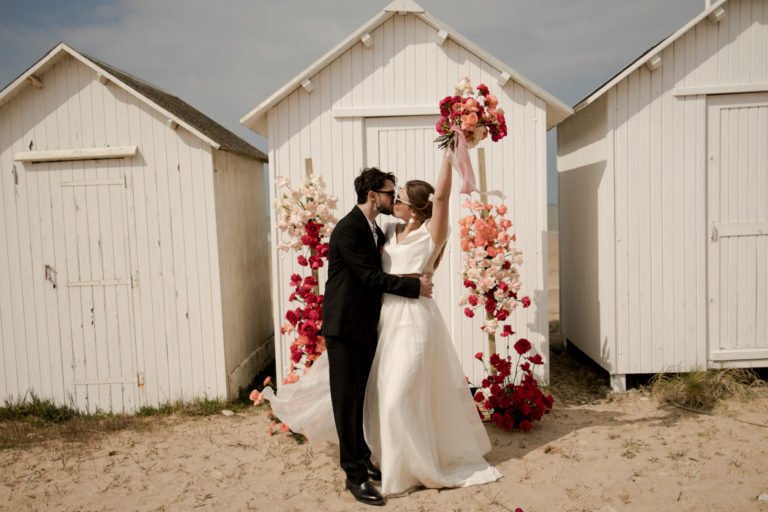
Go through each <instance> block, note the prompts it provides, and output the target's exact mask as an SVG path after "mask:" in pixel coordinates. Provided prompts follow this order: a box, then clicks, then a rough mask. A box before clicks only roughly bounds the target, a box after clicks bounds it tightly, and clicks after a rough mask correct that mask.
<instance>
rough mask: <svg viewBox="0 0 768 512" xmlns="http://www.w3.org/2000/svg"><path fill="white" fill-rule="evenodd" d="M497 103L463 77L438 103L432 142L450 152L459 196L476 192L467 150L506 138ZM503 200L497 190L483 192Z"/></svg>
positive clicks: (502, 118)
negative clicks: (435, 134) (486, 140)
mask: <svg viewBox="0 0 768 512" xmlns="http://www.w3.org/2000/svg"><path fill="white" fill-rule="evenodd" d="M498 106H499V100H498V99H497V98H496V96H494V95H493V94H491V93H490V91H488V87H486V86H485V85H483V84H480V85H478V86H477V91H475V88H474V87H472V85H471V84H470V82H469V78H467V77H464V78H462V79H461V80H459V83H457V84H456V94H455V95H454V96H446V97H445V98H443V99H442V100H441V101H440V115H441V117H440V120H439V121H438V122H437V124H436V125H435V129H436V130H437V133H439V134H440V135H439V136H438V137H437V138H436V139H435V142H437V146H438V148H440V149H444V148H446V147H448V148H450V150H451V151H452V152H453V166H454V167H455V168H456V169H457V170H458V171H459V173H460V174H461V187H460V188H459V193H461V194H471V193H472V192H479V191H478V189H477V185H476V184H475V171H474V169H472V162H471V160H470V159H469V149H471V148H473V147H475V146H476V145H477V144H478V143H479V142H480V141H481V140H483V139H485V138H486V137H488V135H489V134H490V135H491V140H493V141H494V142H496V141H498V140H500V139H503V138H504V137H505V136H506V135H507V122H506V120H505V119H504V110H503V109H501V108H498ZM487 194H489V195H495V196H498V197H500V198H502V199H504V194H503V193H502V192H500V191H498V190H493V191H490V192H487Z"/></svg>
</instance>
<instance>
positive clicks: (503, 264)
mask: <svg viewBox="0 0 768 512" xmlns="http://www.w3.org/2000/svg"><path fill="white" fill-rule="evenodd" d="M462 206H463V207H464V208H469V209H470V210H472V212H473V213H472V214H470V215H467V216H465V217H463V218H462V219H460V220H459V226H460V227H461V231H460V236H461V241H460V244H461V250H462V253H463V255H462V256H463V259H464V269H463V270H462V278H463V280H464V287H465V288H466V290H467V291H466V293H465V294H464V295H463V296H462V297H461V300H460V302H459V304H460V305H462V306H466V307H465V308H464V314H465V315H466V316H468V317H470V318H472V317H473V316H475V313H474V311H475V310H476V309H478V308H483V309H485V312H486V319H485V322H484V324H483V326H482V329H483V330H484V331H485V332H486V333H487V334H490V335H494V334H496V333H497V332H499V331H501V332H500V334H499V335H500V336H501V337H507V336H510V335H512V334H514V332H513V331H512V327H511V326H510V325H509V324H505V323H504V322H505V321H506V320H507V318H508V317H509V315H510V314H512V311H514V310H515V309H516V308H517V307H518V305H522V307H524V308H527V307H528V306H530V305H531V299H530V298H529V297H522V298H520V297H518V292H519V291H520V287H521V283H520V273H519V271H518V269H517V265H521V264H522V263H523V252H522V251H521V250H520V249H517V248H515V247H514V245H513V243H514V242H515V240H516V238H515V234H514V233H511V234H510V233H509V229H510V228H511V227H512V222H511V221H510V220H509V219H506V218H504V214H505V213H507V207H506V206H505V205H503V204H500V205H498V206H493V205H490V204H483V203H481V202H480V201H474V202H469V201H466V202H465V203H464V204H463V205H462ZM494 212H495V215H494Z"/></svg>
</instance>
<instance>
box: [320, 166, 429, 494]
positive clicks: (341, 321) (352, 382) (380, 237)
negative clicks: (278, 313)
mask: <svg viewBox="0 0 768 512" xmlns="http://www.w3.org/2000/svg"><path fill="white" fill-rule="evenodd" d="M355 192H356V193H357V205H356V206H355V207H353V208H352V211H350V212H349V213H348V214H347V215H346V216H345V217H344V218H342V219H341V220H340V221H339V222H338V224H336V227H335V228H334V229H333V231H332V232H331V239H330V242H329V248H328V279H327V281H326V283H325V298H324V299H323V324H322V334H323V335H324V336H325V343H326V346H327V348H328V363H329V365H330V368H329V374H330V384H331V402H332V403H333V416H334V419H335V420H336V432H337V433H338V435H339V452H340V459H341V467H342V469H343V470H344V472H345V473H346V474H347V489H348V490H349V492H351V493H352V495H353V496H354V497H355V499H357V500H358V501H360V502H363V503H367V504H369V505H383V504H384V498H383V497H382V496H381V494H379V492H378V491H377V490H376V488H375V487H374V486H373V485H372V484H371V483H370V481H369V479H371V480H381V472H380V471H379V470H378V469H377V468H376V467H375V466H374V465H373V464H371V460H370V457H371V450H370V449H369V448H368V445H367V444H366V442H365V437H364V435H363V399H364V397H365V385H366V383H367V381H368V374H369V372H370V370H371V363H372V362H373V356H374V354H375V353H376V338H377V327H378V323H379V312H380V310H381V294H382V293H385V292H386V293H392V294H395V295H401V296H403V297H410V298H414V299H415V298H417V297H418V296H419V295H423V296H426V297H431V296H432V281H431V276H429V275H422V276H421V277H419V278H415V277H399V276H394V275H390V274H386V273H384V272H383V271H382V270H381V249H382V246H383V245H384V233H383V232H382V231H381V229H380V228H379V227H378V226H377V225H376V222H375V220H376V217H377V216H378V214H379V213H384V214H387V215H391V214H392V207H393V205H394V197H395V176H394V175H393V174H392V173H384V172H382V171H380V170H379V169H376V168H375V167H371V168H367V169H364V170H363V171H362V172H361V174H360V176H358V177H357V178H355Z"/></svg>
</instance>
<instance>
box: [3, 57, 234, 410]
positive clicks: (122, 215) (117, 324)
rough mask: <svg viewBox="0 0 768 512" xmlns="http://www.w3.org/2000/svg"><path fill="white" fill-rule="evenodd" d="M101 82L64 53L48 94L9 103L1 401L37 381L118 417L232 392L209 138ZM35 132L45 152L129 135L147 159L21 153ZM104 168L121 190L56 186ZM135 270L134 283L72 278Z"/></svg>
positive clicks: (41, 390)
mask: <svg viewBox="0 0 768 512" xmlns="http://www.w3.org/2000/svg"><path fill="white" fill-rule="evenodd" d="M95 77H96V74H95V72H94V71H93V70H91V69H89V68H87V67H86V66H84V65H82V64H81V63H79V62H77V61H76V60H75V59H74V58H72V57H69V56H67V57H65V58H63V59H61V60H60V61H58V62H57V63H56V64H55V65H54V66H52V67H51V68H50V69H49V70H48V71H46V72H45V73H44V75H43V76H42V80H43V84H44V86H43V88H42V89H36V88H31V87H30V88H26V89H24V90H23V91H22V92H21V93H20V94H18V95H17V96H15V97H14V98H13V99H12V100H11V101H10V102H9V103H7V104H5V105H4V106H3V107H0V166H2V173H0V174H1V176H2V177H1V178H0V185H1V186H2V189H1V192H2V198H3V201H2V208H0V236H2V239H3V240H5V241H6V242H5V244H4V250H3V251H0V264H2V267H1V268H0V290H1V291H0V335H1V336H2V343H1V344H0V347H2V361H3V363H2V364H0V371H2V373H1V374H0V377H1V379H0V385H2V389H0V391H1V393H0V396H1V397H2V398H9V399H13V398H16V397H20V396H24V395H25V393H27V392H30V391H33V392H35V393H37V394H38V395H40V396H43V397H50V398H52V399H54V400H55V401H56V402H57V403H69V402H70V400H72V402H73V403H74V404H76V405H77V406H78V407H79V408H81V409H84V410H89V411H94V410H96V409H104V410H112V411H114V412H123V411H132V410H134V409H136V408H137V407H138V406H140V405H144V404H146V405H159V404H161V403H164V402H166V401H169V400H176V399H179V398H184V399H190V398H192V397H193V396H205V395H207V396H211V397H212V396H223V395H225V394H226V384H225V380H226V377H225V374H224V368H223V366H224V365H223V360H222V358H221V357H219V358H217V357H216V355H215V354H216V349H215V348H214V347H215V346H216V345H217V344H219V345H220V344H221V343H222V329H221V324H220V319H218V325H217V318H216V317H217V316H219V315H220V297H219V296H218V294H219V293H220V290H219V289H218V270H217V267H216V265H217V264H218V258H217V256H216V255H215V251H216V249H215V247H216V235H215V228H216V226H215V218H214V215H215V212H214V208H213V182H212V178H211V175H212V172H213V169H212V164H211V150H210V147H209V146H207V145H206V144H205V143H203V142H201V141H200V140H199V139H198V138H197V137H196V136H194V135H192V134H190V133H188V132H186V131H185V130H183V129H178V130H175V131H174V130H172V129H171V128H170V127H169V126H168V124H167V120H166V119H164V118H163V117H162V116H160V115H159V114H158V113H157V112H156V111H155V110H154V109H152V108H151V107H149V106H147V105H146V104H145V103H143V102H141V101H139V100H138V99H136V98H135V97H134V96H133V95H130V94H128V93H127V92H124V91H123V90H122V89H120V88H118V87H117V86H115V85H114V84H108V85H106V86H105V85H102V84H101V83H99V82H98V81H97V80H95ZM30 141H32V142H33V148H32V149H39V150H44V149H70V148H78V147H103V146H107V145H109V146H117V145H126V144H135V145H137V146H138V147H139V155H138V156H137V157H136V158H134V159H131V160H115V161H75V162H64V163H59V162H56V163H49V164H31V163H28V164H25V165H21V164H16V163H14V161H13V155H14V153H16V152H19V151H26V150H29V144H30ZM14 169H15V174H14ZM166 169H170V170H171V172H168V173H167V172H165V170H166ZM15 176H17V177H15ZM16 179H17V180H18V184H16V182H15V180H16ZM97 179H98V180H104V179H108V180H112V181H121V180H122V181H124V182H125V183H127V187H125V186H61V185H60V183H61V182H73V181H74V182H82V181H87V180H97ZM46 264H47V265H50V266H52V267H53V268H55V270H56V282H57V286H56V287H55V288H53V286H52V283H50V282H48V281H46V280H45V279H44V271H43V269H44V266H45V265H46ZM132 277H134V278H138V283H139V285H138V287H137V288H131V286H130V285H127V286H125V285H122V286H76V287H74V286H73V287H68V286H67V282H68V281H69V282H81V281H91V280H106V281H111V280H115V279H131V278H132ZM137 373H141V374H143V380H144V383H145V384H144V386H143V388H138V387H137V384H136V382H135V381H136V379H137ZM130 378H132V379H133V380H134V382H132V383H126V382H120V380H126V379H130ZM75 382H90V383H89V384H87V385H76V384H75ZM97 382H98V383H97Z"/></svg>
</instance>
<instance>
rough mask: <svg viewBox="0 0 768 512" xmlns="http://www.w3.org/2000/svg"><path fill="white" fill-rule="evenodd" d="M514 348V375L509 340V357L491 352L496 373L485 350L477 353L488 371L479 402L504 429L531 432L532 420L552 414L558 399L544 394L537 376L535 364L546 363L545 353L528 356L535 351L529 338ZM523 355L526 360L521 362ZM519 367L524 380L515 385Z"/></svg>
mask: <svg viewBox="0 0 768 512" xmlns="http://www.w3.org/2000/svg"><path fill="white" fill-rule="evenodd" d="M514 348H515V351H516V352H517V361H516V362H515V364H514V369H515V372H514V374H512V367H513V365H512V357H511V356H510V355H509V343H507V356H506V357H504V358H502V357H501V356H499V354H491V357H490V364H491V366H492V367H493V368H494V369H495V370H496V373H495V374H489V371H488V366H486V363H485V360H484V357H483V353H482V352H478V353H477V354H475V358H476V359H478V360H480V361H481V362H482V363H483V367H484V368H485V372H486V377H485V378H484V379H483V382H482V384H481V386H480V389H479V390H478V391H477V392H476V393H475V402H477V403H478V410H479V411H480V415H481V416H483V417H485V416H486V415H487V416H490V419H491V421H493V422H494V423H495V424H496V425H498V426H499V427H500V428H502V429H504V430H511V429H513V428H515V427H517V428H519V429H520V430H522V431H524V432H527V431H529V430H531V428H532V427H533V425H532V423H531V422H532V421H539V420H541V418H542V416H543V415H545V414H549V411H550V410H552V404H553V402H554V399H553V398H552V395H546V396H544V393H543V392H542V391H541V389H539V386H538V382H537V381H536V378H535V377H534V376H533V367H534V366H535V365H537V364H543V363H544V361H543V359H542V358H541V355H539V354H534V355H528V356H526V355H525V354H527V353H528V352H529V351H530V350H531V343H530V342H529V341H528V340H526V339H525V338H521V339H520V340H518V341H517V343H515V345H514ZM523 357H525V362H523V363H522V364H521V363H520V361H521V360H522V358H523ZM518 370H520V371H522V375H521V379H520V383H519V384H515V382H516V381H517V373H518ZM480 405H482V410H481V408H480Z"/></svg>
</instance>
